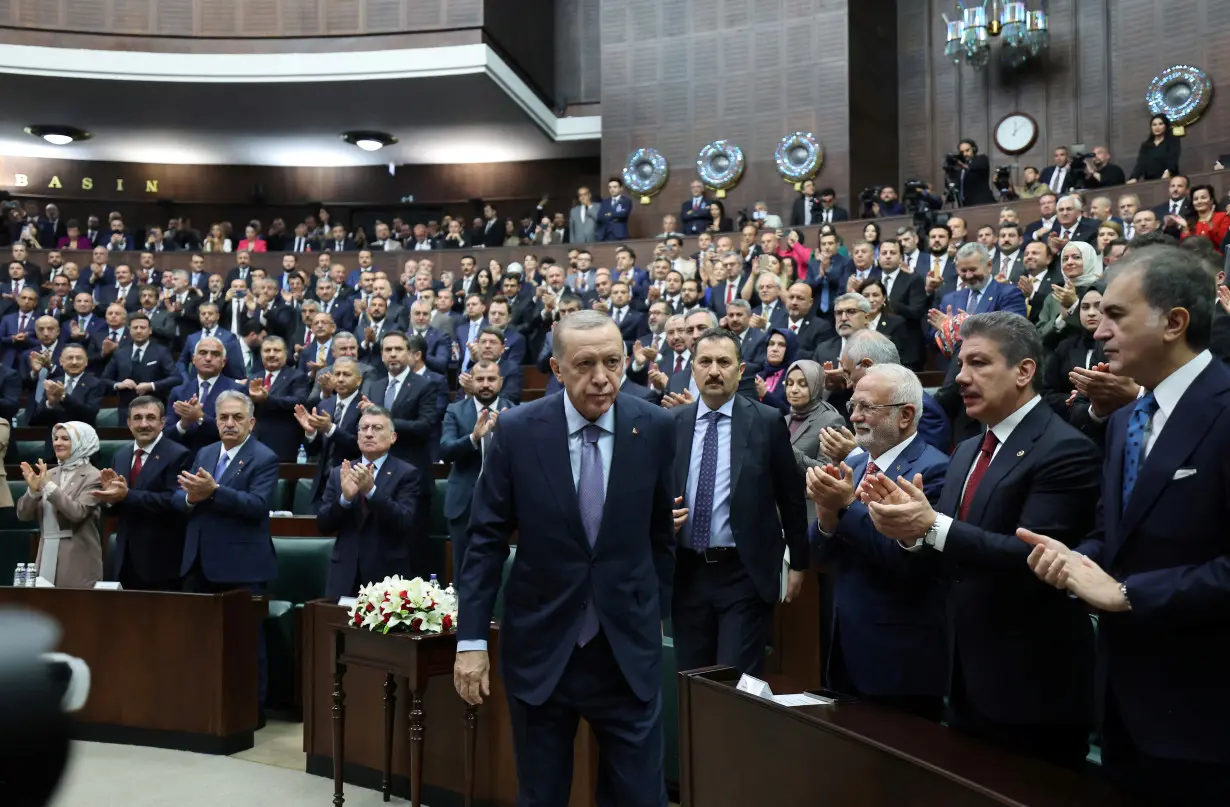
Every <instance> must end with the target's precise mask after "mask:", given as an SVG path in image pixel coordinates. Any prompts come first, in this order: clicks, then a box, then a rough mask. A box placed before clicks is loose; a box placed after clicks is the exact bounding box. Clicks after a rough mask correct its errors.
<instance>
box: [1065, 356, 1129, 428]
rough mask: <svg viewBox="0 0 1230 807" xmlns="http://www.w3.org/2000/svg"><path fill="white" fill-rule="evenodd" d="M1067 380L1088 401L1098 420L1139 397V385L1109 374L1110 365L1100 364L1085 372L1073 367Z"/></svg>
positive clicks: (1122, 377)
mask: <svg viewBox="0 0 1230 807" xmlns="http://www.w3.org/2000/svg"><path fill="white" fill-rule="evenodd" d="M1068 380H1069V381H1070V382H1071V383H1072V386H1073V387H1074V388H1075V389H1076V391H1077V392H1078V393H1080V394H1081V395H1082V396H1084V397H1086V398H1088V399H1089V405H1090V409H1091V410H1092V411H1093V413H1094V414H1095V415H1097V416H1098V417H1100V418H1104V417H1109V416H1110V414H1111V413H1112V412H1114V411H1115V410H1116V409H1119V408H1121V407H1124V406H1127V405H1128V404H1130V403H1132V402H1133V401H1135V400H1136V397H1137V396H1138V395H1140V385H1139V384H1137V383H1136V382H1135V381H1133V380H1132V379H1130V378H1127V377H1125V376H1117V375H1114V374H1113V373H1111V371H1110V365H1109V364H1107V363H1105V362H1102V363H1101V364H1095V365H1094V366H1093V367H1091V368H1089V369H1088V370H1086V369H1085V368H1084V367H1073V368H1072V369H1071V370H1070V371H1069V372H1068Z"/></svg>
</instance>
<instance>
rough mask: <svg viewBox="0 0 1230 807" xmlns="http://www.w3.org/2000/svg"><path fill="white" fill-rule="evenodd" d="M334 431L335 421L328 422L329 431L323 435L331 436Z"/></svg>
mask: <svg viewBox="0 0 1230 807" xmlns="http://www.w3.org/2000/svg"><path fill="white" fill-rule="evenodd" d="M335 431H337V424H336V423H330V424H329V431H327V432H325V437H332V436H333V433H334V432H335Z"/></svg>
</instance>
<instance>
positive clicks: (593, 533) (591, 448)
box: [577, 423, 606, 647]
mask: <svg viewBox="0 0 1230 807" xmlns="http://www.w3.org/2000/svg"><path fill="white" fill-rule="evenodd" d="M601 436H602V427H601V426H596V425H594V424H592V423H591V424H589V425H588V426H586V427H585V428H583V429H582V430H581V478H580V481H579V483H578V484H577V503H578V504H579V505H580V509H581V526H582V527H584V528H585V537H586V538H587V539H588V540H589V545H590V548H593V546H594V544H595V543H596V542H597V540H598V529H599V528H600V527H601V525H602V509H603V505H604V504H605V499H606V482H605V481H604V480H603V473H602V451H601V450H600V449H599V448H598V438H599V437H601ZM597 635H598V614H597V612H596V611H594V605H593V602H592V599H591V600H590V601H589V602H586V604H585V614H584V616H582V618H581V632H580V633H579V634H577V644H578V645H579V646H581V647H584V646H585V645H586V644H588V643H589V641H590V640H591V639H593V638H594V637H595V636H597Z"/></svg>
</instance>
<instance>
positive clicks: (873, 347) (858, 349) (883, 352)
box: [845, 328, 901, 367]
mask: <svg viewBox="0 0 1230 807" xmlns="http://www.w3.org/2000/svg"><path fill="white" fill-rule="evenodd" d="M845 356H846V358H847V359H849V360H850V363H851V364H853V365H855V366H856V367H857V366H858V365H859V364H862V363H863V362H864V361H868V360H870V361H871V364H872V366H873V367H874V366H875V365H877V364H901V354H900V353H899V352H898V351H897V346H896V345H894V344H893V340H891V339H889V338H888V337H887V336H885V335H884V334H882V333H880V332H878V331H872V330H868V329H866V328H864V329H863V330H861V331H855V332H854V333H853V334H852V335H851V336H849V337H848V338H847V339H846V350H845Z"/></svg>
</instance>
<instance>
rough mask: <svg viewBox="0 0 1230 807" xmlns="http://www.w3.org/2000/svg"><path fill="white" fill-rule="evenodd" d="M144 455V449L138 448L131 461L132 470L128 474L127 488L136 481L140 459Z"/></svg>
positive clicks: (139, 472) (138, 474)
mask: <svg viewBox="0 0 1230 807" xmlns="http://www.w3.org/2000/svg"><path fill="white" fill-rule="evenodd" d="M144 455H145V449H144V448H138V449H137V453H136V455H135V456H134V458H133V461H132V470H130V471H129V472H128V486H129V487H132V486H133V484H134V483H135V482H136V481H137V477H138V476H140V475H141V457H142V456H144Z"/></svg>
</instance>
